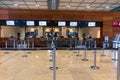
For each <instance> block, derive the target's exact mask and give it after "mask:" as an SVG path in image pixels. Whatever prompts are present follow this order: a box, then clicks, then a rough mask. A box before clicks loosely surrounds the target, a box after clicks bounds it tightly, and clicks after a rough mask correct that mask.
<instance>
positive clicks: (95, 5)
mask: <svg viewBox="0 0 120 80" xmlns="http://www.w3.org/2000/svg"><path fill="white" fill-rule="evenodd" d="M100 5H101V4H91V5H90V6H94V7H97V6H100Z"/></svg>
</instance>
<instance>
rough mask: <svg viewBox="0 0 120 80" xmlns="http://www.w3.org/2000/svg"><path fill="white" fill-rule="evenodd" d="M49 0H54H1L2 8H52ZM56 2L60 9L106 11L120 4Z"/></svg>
mask: <svg viewBox="0 0 120 80" xmlns="http://www.w3.org/2000/svg"><path fill="white" fill-rule="evenodd" d="M48 1H52V0H0V8H18V9H19V8H20V9H21V8H22V9H26V8H27V9H50V8H48V6H49V7H51V6H52V4H51V2H49V3H48ZM56 2H57V3H58V10H63V9H64V10H92V11H94V10H103V11H105V10H111V9H113V8H116V7H118V6H120V0H56ZM57 3H56V4H57ZM14 4H17V5H14ZM36 4H38V6H36ZM48 4H49V5H48ZM55 6H56V5H55ZM86 6H89V8H86ZM108 6H109V8H108ZM106 7H107V8H106Z"/></svg>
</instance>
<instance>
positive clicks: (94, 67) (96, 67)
mask: <svg viewBox="0 0 120 80" xmlns="http://www.w3.org/2000/svg"><path fill="white" fill-rule="evenodd" d="M91 68H92V69H95V70H97V69H99V67H98V66H91Z"/></svg>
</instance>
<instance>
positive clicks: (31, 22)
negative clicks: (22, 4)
mask: <svg viewBox="0 0 120 80" xmlns="http://www.w3.org/2000/svg"><path fill="white" fill-rule="evenodd" d="M26 25H27V26H34V25H35V22H34V21H26Z"/></svg>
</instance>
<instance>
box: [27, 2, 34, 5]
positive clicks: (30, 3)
mask: <svg viewBox="0 0 120 80" xmlns="http://www.w3.org/2000/svg"><path fill="white" fill-rule="evenodd" d="M25 3H26V4H28V5H35V4H36V2H25Z"/></svg>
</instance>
